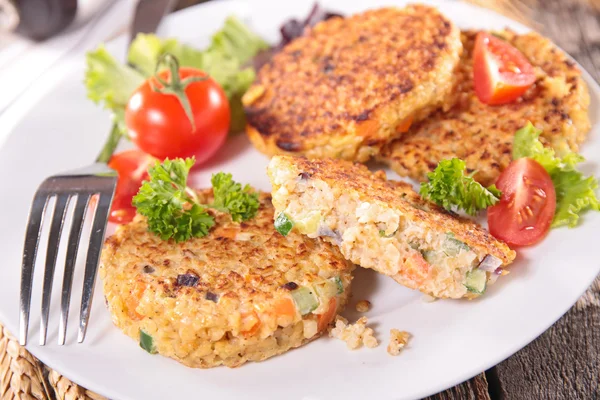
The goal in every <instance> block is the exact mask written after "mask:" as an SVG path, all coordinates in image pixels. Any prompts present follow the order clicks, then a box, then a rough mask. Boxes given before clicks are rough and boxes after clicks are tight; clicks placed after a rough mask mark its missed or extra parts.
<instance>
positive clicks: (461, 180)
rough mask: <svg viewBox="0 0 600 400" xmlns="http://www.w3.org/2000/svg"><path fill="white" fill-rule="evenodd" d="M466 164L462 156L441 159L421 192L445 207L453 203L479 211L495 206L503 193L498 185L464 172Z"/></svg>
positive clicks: (466, 210)
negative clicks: (482, 182) (484, 185)
mask: <svg viewBox="0 0 600 400" xmlns="http://www.w3.org/2000/svg"><path fill="white" fill-rule="evenodd" d="M465 169H466V165H465V162H464V161H463V160H461V159H460V158H453V159H451V160H442V161H440V162H439V164H438V165H437V167H436V168H435V170H434V171H433V172H430V173H428V174H427V178H428V179H429V182H426V183H422V184H421V190H420V193H421V196H423V197H424V198H425V199H428V200H430V201H432V202H434V203H436V204H438V205H439V206H442V207H444V208H445V209H446V210H452V208H453V207H456V208H458V209H462V210H464V211H465V212H466V213H467V214H470V215H476V214H477V213H478V212H479V211H480V210H485V209H486V208H488V207H490V206H493V205H494V204H496V203H497V202H498V201H499V200H500V196H501V193H500V191H499V190H498V188H496V186H495V185H491V186H490V187H488V188H485V187H483V186H482V185H481V184H480V183H479V182H477V181H475V180H474V179H473V177H472V175H465Z"/></svg>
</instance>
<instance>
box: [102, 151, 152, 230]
mask: <svg viewBox="0 0 600 400" xmlns="http://www.w3.org/2000/svg"><path fill="white" fill-rule="evenodd" d="M153 161H154V159H153V158H152V157H150V156H149V155H147V154H145V153H142V152H141V151H139V150H127V151H123V152H121V153H117V154H114V155H113V156H112V157H111V159H110V161H109V162H108V166H109V167H110V168H112V169H114V170H115V171H117V173H118V174H119V180H118V181H117V188H116V189H115V197H114V199H113V203H112V207H111V209H110V214H109V216H108V220H109V221H110V222H116V223H118V224H125V223H127V222H130V221H131V220H132V219H133V217H134V216H135V207H133V206H132V205H131V200H132V199H133V196H135V195H136V194H137V192H138V190H139V189H140V186H141V185H142V181H144V180H145V179H148V167H149V166H150V164H151V163H152V162H153Z"/></svg>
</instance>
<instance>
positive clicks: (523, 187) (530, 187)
mask: <svg viewBox="0 0 600 400" xmlns="http://www.w3.org/2000/svg"><path fill="white" fill-rule="evenodd" d="M496 186H497V187H498V189H500V190H501V191H502V197H501V198H500V202H498V203H497V204H496V205H495V206H493V207H490V208H489V209H488V224H489V228H490V233H491V234H492V235H494V236H495V237H496V238H498V239H501V240H503V241H505V242H506V243H508V244H510V245H514V246H529V245H532V244H535V243H537V242H539V241H540V240H542V238H544V236H546V233H548V231H549V230H550V224H551V223H552V218H553V217H554V211H555V210H556V193H555V190H554V184H553V183H552V179H550V175H548V172H546V170H545V169H544V167H542V166H541V165H540V164H539V163H538V162H537V161H534V160H532V159H530V158H520V159H518V160H515V161H513V162H512V163H510V165H509V166H508V168H506V169H505V170H504V172H502V174H501V175H500V177H499V178H498V182H496Z"/></svg>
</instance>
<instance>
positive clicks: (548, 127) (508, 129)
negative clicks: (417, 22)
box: [378, 31, 590, 185]
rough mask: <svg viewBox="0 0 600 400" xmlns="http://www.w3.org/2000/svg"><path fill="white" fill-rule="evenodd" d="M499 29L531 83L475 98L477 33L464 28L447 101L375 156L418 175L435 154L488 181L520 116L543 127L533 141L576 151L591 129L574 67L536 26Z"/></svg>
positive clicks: (507, 155) (507, 152)
mask: <svg viewBox="0 0 600 400" xmlns="http://www.w3.org/2000/svg"><path fill="white" fill-rule="evenodd" d="M498 34H499V35H500V36H502V37H503V38H504V39H505V40H506V41H508V42H509V43H510V44H512V45H513V46H515V47H516V48H517V49H519V50H520V51H521V52H522V53H523V54H524V55H525V56H526V57H527V59H528V60H529V62H531V64H532V65H533V66H534V68H535V70H536V74H537V76H538V78H537V81H536V83H535V85H534V86H533V87H532V88H531V89H529V90H528V91H527V92H526V93H525V94H524V96H523V97H522V98H521V99H519V100H517V101H515V102H513V103H510V104H504V105H499V106H488V105H486V104H483V103H481V102H480V101H479V99H478V98H477V96H476V95H475V91H474V89H473V48H474V44H475V36H476V35H477V32H474V31H468V32H464V33H463V34H462V42H463V47H464V51H463V54H462V57H461V61H460V65H459V67H458V70H457V72H456V74H457V81H456V86H455V88H454V90H453V91H452V95H451V96H450V97H449V98H448V102H449V103H450V104H454V107H453V108H452V109H450V111H445V110H439V111H437V112H436V113H434V114H432V115H431V116H430V117H429V118H428V119H427V120H425V121H422V122H420V123H417V124H415V125H413V126H412V127H411V128H410V130H409V132H407V134H406V135H404V136H402V137H401V138H399V139H398V140H396V141H394V142H392V143H391V144H389V145H387V146H385V147H384V148H383V149H382V152H381V154H380V155H379V156H378V158H379V160H380V161H383V162H385V163H387V164H389V166H390V167H391V168H392V169H393V170H394V171H396V172H397V173H398V174H400V175H402V176H409V177H411V178H413V179H416V180H419V181H424V180H426V174H427V173H428V172H430V171H432V170H433V169H435V167H436V165H437V164H438V162H439V161H440V160H443V159H449V158H453V157H458V158H461V159H463V160H464V161H465V163H466V164H467V169H468V171H469V172H471V171H475V170H476V171H477V173H476V174H475V175H474V178H475V179H476V180H478V181H479V182H481V183H482V184H484V185H489V184H492V183H494V182H495V181H496V179H497V178H498V175H500V173H501V172H502V171H503V170H504V169H505V168H506V167H507V166H508V164H509V163H510V162H511V161H512V141H513V136H514V134H515V132H516V131H517V130H518V129H520V128H522V127H523V126H525V125H526V124H527V121H531V122H532V123H533V124H534V125H535V126H536V127H538V128H540V129H542V130H543V133H542V135H541V136H540V140H542V141H543V142H544V144H546V145H547V146H551V147H553V148H554V149H556V151H557V152H558V153H559V154H562V153H563V152H564V151H565V150H569V149H570V150H571V151H575V152H576V151H577V150H578V147H579V144H580V143H581V142H583V140H584V139H585V137H586V134H587V132H588V131H589V130H590V120H589V117H588V106H589V102H590V98H589V93H588V89H587V85H586V84H585V82H584V81H583V79H582V77H581V71H579V69H578V68H577V66H576V64H575V63H574V62H573V61H571V59H569V58H568V57H567V56H566V55H565V54H564V53H563V52H562V51H561V50H560V49H558V48H557V47H556V46H555V45H554V44H553V43H552V42H551V41H550V40H548V39H546V38H544V37H542V36H540V35H539V34H537V33H535V32H531V33H527V34H525V35H518V34H516V33H514V32H511V31H503V32H499V33H498Z"/></svg>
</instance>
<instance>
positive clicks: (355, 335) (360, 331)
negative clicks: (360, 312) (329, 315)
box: [329, 315, 379, 350]
mask: <svg viewBox="0 0 600 400" xmlns="http://www.w3.org/2000/svg"><path fill="white" fill-rule="evenodd" d="M368 322H369V321H368V320H367V318H366V317H361V318H359V320H358V321H356V322H355V323H354V324H348V320H347V319H346V318H344V317H341V316H339V315H338V316H337V317H336V320H335V327H334V328H332V329H331V330H330V331H329V336H330V337H333V338H337V339H340V340H343V341H344V342H346V345H347V346H348V348H349V349H351V350H355V349H358V348H360V347H361V346H362V345H365V346H367V347H369V348H373V347H377V346H378V345H379V343H378V342H377V339H376V338H375V336H373V333H374V332H373V329H372V328H367V323H368Z"/></svg>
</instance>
